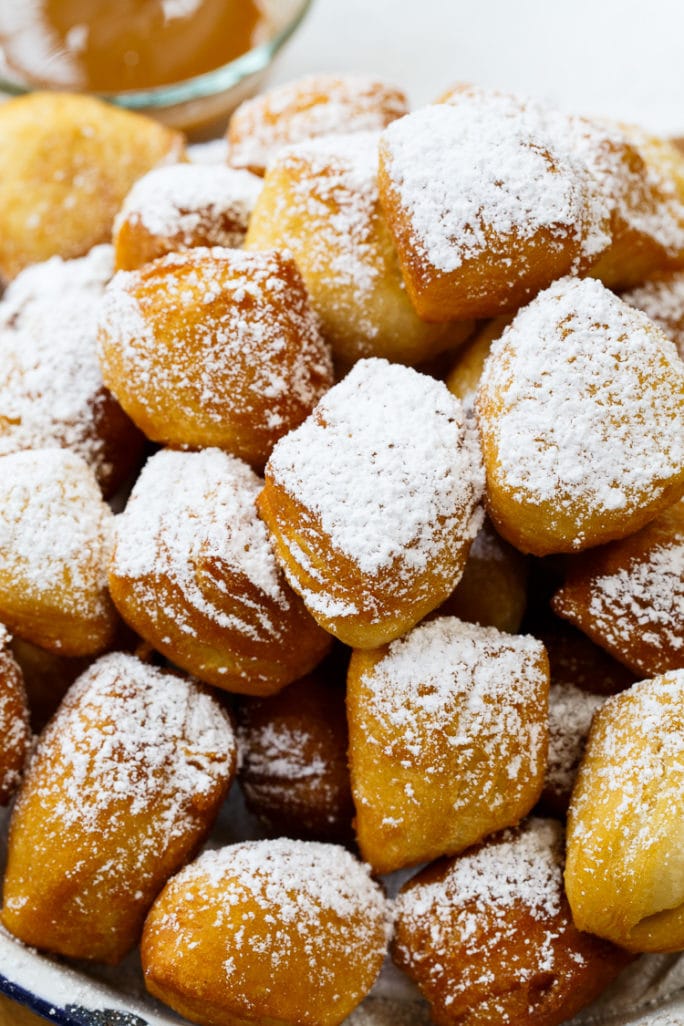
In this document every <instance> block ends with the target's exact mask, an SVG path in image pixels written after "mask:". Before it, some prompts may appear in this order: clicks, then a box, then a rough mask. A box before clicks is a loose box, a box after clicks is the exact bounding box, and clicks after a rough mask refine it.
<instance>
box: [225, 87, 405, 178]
mask: <svg viewBox="0 0 684 1026" xmlns="http://www.w3.org/2000/svg"><path fill="white" fill-rule="evenodd" d="M407 110H408V106H407V101H406V97H405V95H404V93H403V92H402V91H401V90H400V89H397V88H396V86H393V85H389V84H388V83H387V82H382V81H381V80H380V79H377V78H371V77H370V76H368V75H307V76H305V77H304V78H300V79H296V80H295V81H294V82H287V83H286V84H285V85H281V86H277V87H276V88H275V89H271V90H269V91H268V92H266V93H263V94H262V95H261V96H257V97H255V98H254V99H253V100H247V101H246V102H245V103H243V104H241V105H240V106H239V107H238V108H237V110H236V111H235V112H234V114H233V116H232V118H231V119H230V124H229V126H228V163H229V164H231V165H232V166H233V167H238V168H247V169H248V170H250V171H253V172H254V173H255V174H258V175H263V174H264V173H265V171H266V170H267V168H268V167H270V165H271V164H272V162H273V160H274V159H275V158H276V157H277V156H278V154H279V153H280V152H281V150H282V149H283V148H284V147H285V146H289V145H291V144H292V143H299V142H303V141H304V140H305V139H313V138H316V137H318V136H324V135H337V134H339V133H346V132H359V131H361V132H366V131H372V130H374V129H381V128H384V127H385V125H389V123H390V122H391V121H394V119H395V118H398V117H401V115H402V114H405V113H406V112H407Z"/></svg>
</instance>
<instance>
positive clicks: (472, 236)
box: [379, 89, 610, 321]
mask: <svg viewBox="0 0 684 1026" xmlns="http://www.w3.org/2000/svg"><path fill="white" fill-rule="evenodd" d="M569 120H570V119H569V118H567V117H565V116H564V115H559V114H556V112H554V111H549V110H547V109H546V108H544V107H541V106H539V105H537V104H533V103H529V102H526V101H523V100H520V99H518V98H516V97H512V96H506V95H503V94H501V93H495V92H486V91H485V90H478V89H463V90H460V91H459V92H458V93H457V94H455V95H454V96H453V97H452V98H451V100H450V102H449V103H442V104H437V105H435V106H430V107H424V108H422V109H421V110H418V111H415V112H414V113H412V114H409V115H407V116H406V117H403V118H400V119H399V120H398V121H395V122H394V123H393V124H391V125H390V126H389V127H388V128H387V129H385V131H384V132H383V134H382V138H381V142H380V173H379V187H380V199H381V202H382V206H383V209H384V211H385V216H386V217H387V221H388V223H389V226H390V229H391V231H392V234H393V235H394V239H395V241H396V244H397V249H398V253H399V261H400V263H401V267H402V270H403V273H404V280H405V282H406V287H407V289H408V292H409V296H410V297H411V300H412V302H413V304H414V306H415V308H416V310H417V312H418V314H419V315H420V316H421V317H424V318H425V319H426V320H431V321H444V320H452V319H460V318H469V317H495V316H496V315H498V314H501V313H507V312H509V311H513V310H516V309H517V308H518V307H520V306H522V304H523V303H526V302H527V301H528V300H529V299H530V298H531V297H532V296H534V295H535V294H536V293H537V292H539V291H540V289H543V288H545V287H546V286H547V285H549V284H550V283H551V282H552V281H554V279H556V278H559V277H561V276H562V275H564V274H568V273H570V272H573V273H578V272H580V271H581V270H583V269H587V268H588V267H589V266H590V265H591V263H592V262H593V261H594V260H595V259H596V256H597V255H598V253H600V252H601V251H602V249H604V248H605V247H606V245H607V244H608V243H609V241H610V236H609V235H608V233H607V232H608V227H609V217H608V212H607V211H606V209H605V204H604V202H603V199H602V197H601V195H600V192H599V189H598V187H597V184H596V182H595V181H594V179H593V177H592V176H591V174H590V173H589V171H588V169H587V167H586V165H585V163H584V161H583V160H582V157H581V155H580V154H578V153H577V152H576V148H575V147H574V146H573V140H572V133H571V131H570V128H569Z"/></svg>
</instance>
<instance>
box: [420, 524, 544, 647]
mask: <svg viewBox="0 0 684 1026" xmlns="http://www.w3.org/2000/svg"><path fill="white" fill-rule="evenodd" d="M526 602H527V564H526V561H525V558H524V556H522V555H521V554H520V553H519V552H518V551H517V550H516V549H514V548H513V547H512V546H511V545H509V544H508V542H505V541H504V540H503V538H500V537H499V536H498V534H497V533H496V531H495V530H494V528H493V527H492V525H491V524H490V523H489V521H488V520H485V522H484V524H483V525H482V527H481V528H480V531H479V533H478V535H477V537H476V538H475V541H474V542H473V544H472V546H471V549H470V552H469V553H468V559H467V561H466V565H465V568H464V570H463V577H461V580H460V581H459V582H458V584H457V585H456V587H455V588H454V590H453V591H452V593H451V595H450V596H449V598H448V599H447V600H446V602H444V603H442V605H441V606H440V607H439V609H438V610H437V612H438V614H439V615H440V616H457V617H458V618H459V619H460V620H467V621H468V622H469V623H479V624H481V625H482V626H483V627H497V628H498V629H499V630H500V631H507V632H508V633H509V634H516V633H517V632H518V630H519V629H520V624H521V623H522V618H523V615H524V613H525V604H526Z"/></svg>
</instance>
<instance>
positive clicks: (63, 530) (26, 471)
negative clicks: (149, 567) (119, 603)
mask: <svg viewBox="0 0 684 1026" xmlns="http://www.w3.org/2000/svg"><path fill="white" fill-rule="evenodd" d="M113 527H114V517H113V514H112V512H111V510H110V508H109V506H107V504H106V503H105V502H104V501H103V499H102V495H101V492H100V489H99V487H98V485H97V481H96V480H95V477H94V475H93V473H92V471H91V470H90V469H89V467H88V466H87V465H86V464H85V463H84V462H83V460H82V459H81V457H80V456H77V455H76V453H72V452H70V451H69V450H68V449H36V450H31V451H26V452H18V453H11V454H10V455H8V456H3V457H0V577H1V578H2V579H3V581H4V582H6V583H5V585H4V588H7V587H11V588H12V589H20V590H21V594H22V596H23V599H24V600H26V599H29V598H31V599H35V601H36V602H38V603H40V602H41V601H42V600H43V599H44V597H45V596H46V595H48V594H49V593H54V594H57V595H59V603H60V609H61V610H64V611H65V612H68V613H72V614H76V615H77V616H82V615H84V612H85V611H88V615H95V616H99V615H100V614H102V615H106V616H109V615H110V613H109V610H110V602H109V595H108V592H107V564H108V561H109V556H110V553H111V550H112V546H113V543H114V537H113V534H114V532H113Z"/></svg>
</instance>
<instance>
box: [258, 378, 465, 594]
mask: <svg viewBox="0 0 684 1026" xmlns="http://www.w3.org/2000/svg"><path fill="white" fill-rule="evenodd" d="M417 425H420V427H419V428H418V429H417V427H416V426H417ZM267 474H270V475H272V477H273V479H274V480H275V482H276V483H277V484H279V485H280V486H282V487H283V488H285V490H286V491H288V492H289V493H290V494H291V495H293V496H295V497H296V498H297V499H298V500H299V501H301V502H302V503H303V504H304V505H305V506H306V507H307V508H308V509H310V510H313V511H314V513H315V514H317V515H318V516H319V517H320V522H321V526H322V529H323V530H324V531H325V532H326V533H327V534H328V535H329V537H330V541H331V544H332V546H333V547H334V548H336V549H338V550H340V551H341V552H343V553H344V554H345V555H347V556H348V557H350V558H351V559H353V560H354V561H355V563H356V564H357V565H358V566H359V568H360V569H361V570H362V571H363V572H365V573H369V574H377V573H378V572H379V571H380V570H382V569H383V568H385V567H388V566H390V565H391V564H392V562H393V561H395V560H401V561H402V563H403V564H404V566H406V567H408V568H410V570H411V572H412V573H414V574H415V573H416V572H419V571H420V570H423V569H424V568H425V567H426V565H427V563H428V561H429V559H430V557H431V556H432V555H433V553H434V546H435V525H441V526H442V527H443V528H444V529H445V531H446V532H454V533H456V534H458V535H459V536H461V537H465V538H473V537H474V536H475V534H476V533H477V530H478V528H479V526H480V520H481V517H480V515H479V511H478V515H476V513H475V510H476V504H477V503H478V501H479V499H480V496H481V491H482V484H483V474H482V464H481V457H480V454H479V448H478V445H477V441H476V439H475V438H474V435H473V433H472V432H471V430H470V429H469V428H468V427H467V426H466V424H465V421H464V417H463V413H462V411H461V407H460V404H459V403H458V401H457V400H456V399H455V398H454V397H453V396H451V394H450V393H449V392H448V390H447V389H446V387H445V386H444V385H443V384H442V383H441V382H437V381H435V380H433V379H431V378H428V377H426V376H425V375H422V374H419V373H417V372H416V371H414V370H412V369H411V368H408V367H402V366H399V365H392V364H389V363H388V362H387V361H386V360H378V359H372V360H361V361H360V362H359V363H357V364H356V365H355V366H354V368H353V369H352V371H351V372H350V373H349V374H348V375H347V377H346V378H345V379H344V380H343V381H342V382H341V383H340V384H338V385H336V386H335V387H334V388H333V389H331V391H330V392H329V393H328V394H327V395H326V396H325V397H324V398H323V400H322V401H321V402H320V403H319V404H318V406H317V407H316V409H315V411H314V413H313V414H312V415H311V416H310V417H309V418H308V420H307V421H305V423H304V424H302V425H301V427H299V428H298V429H297V430H296V431H293V432H291V433H290V434H289V435H287V436H286V437H285V438H282V439H281V440H280V442H278V444H277V445H276V447H275V449H274V451H273V453H272V455H271V459H270V460H269V464H268V468H267ZM398 511H401V514H400V515H398Z"/></svg>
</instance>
